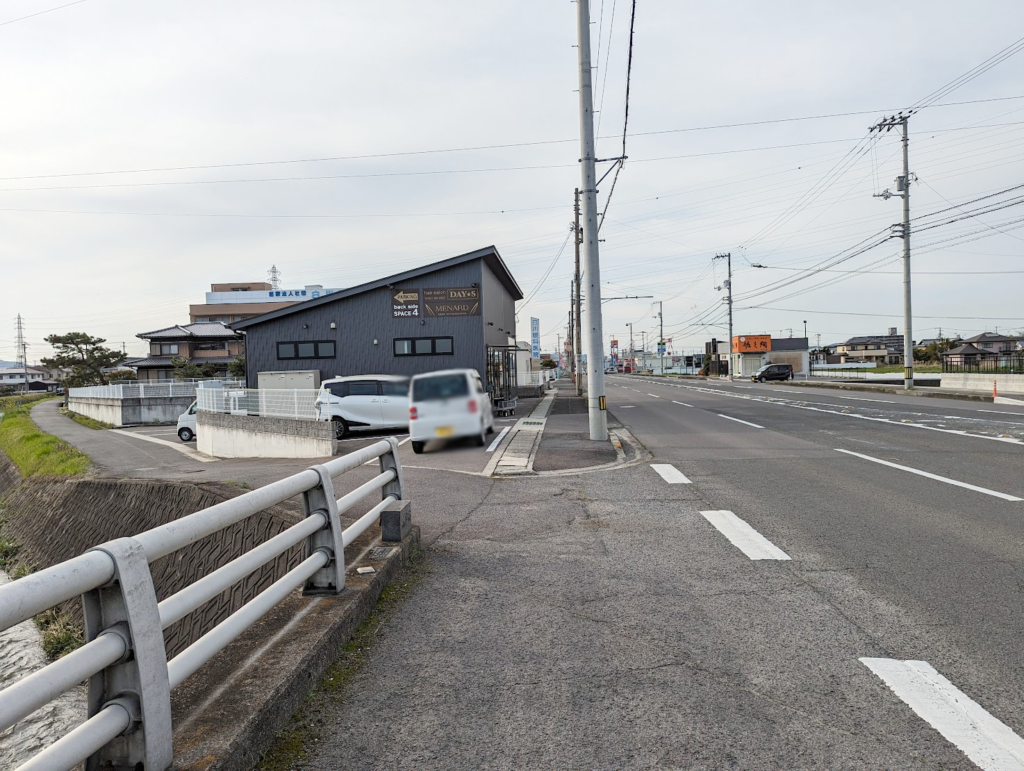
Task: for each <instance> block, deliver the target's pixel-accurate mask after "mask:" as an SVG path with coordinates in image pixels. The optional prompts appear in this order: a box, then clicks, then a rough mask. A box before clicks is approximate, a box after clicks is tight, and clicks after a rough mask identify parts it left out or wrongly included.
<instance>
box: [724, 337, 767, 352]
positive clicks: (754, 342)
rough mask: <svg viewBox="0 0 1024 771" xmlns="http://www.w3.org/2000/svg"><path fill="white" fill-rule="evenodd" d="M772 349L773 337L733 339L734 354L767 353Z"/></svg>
mask: <svg viewBox="0 0 1024 771" xmlns="http://www.w3.org/2000/svg"><path fill="white" fill-rule="evenodd" d="M771 349H772V336H771V335H746V336H741V337H734V338H733V339H732V350H733V353H767V352H768V351H770V350H771Z"/></svg>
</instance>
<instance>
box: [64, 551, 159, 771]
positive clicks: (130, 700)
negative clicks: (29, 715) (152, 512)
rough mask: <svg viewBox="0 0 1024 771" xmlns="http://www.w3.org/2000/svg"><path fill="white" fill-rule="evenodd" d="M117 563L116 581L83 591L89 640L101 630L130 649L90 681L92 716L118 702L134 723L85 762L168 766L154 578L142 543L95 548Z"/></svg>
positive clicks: (90, 765)
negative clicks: (113, 702)
mask: <svg viewBox="0 0 1024 771" xmlns="http://www.w3.org/2000/svg"><path fill="white" fill-rule="evenodd" d="M92 551H102V552H104V553H106V554H108V555H109V556H110V557H111V559H113V561H114V579H113V580H112V581H111V582H110V583H109V584H106V585H104V586H101V587H99V588H98V589H93V590H92V591H90V592H87V593H85V594H83V595H82V606H83V611H84V616H85V634H86V639H87V640H94V639H96V637H98V636H99V635H100V634H102V633H108V634H111V633H112V634H118V635H121V637H123V638H124V640H125V647H126V648H127V651H128V652H127V653H126V654H125V656H124V658H123V659H121V661H119V662H117V663H115V664H113V665H112V666H110V667H107V668H106V669H104V670H103V671H101V672H98V673H97V674H95V675H93V677H92V678H90V680H89V716H90V717H92V716H93V715H96V714H97V713H98V712H100V710H102V709H103V708H104V707H105V706H106V705H107V704H108V703H110V702H112V701H115V700H117V701H118V703H119V704H122V705H124V706H126V708H127V709H128V711H129V713H130V714H131V716H132V723H131V725H130V726H129V728H128V730H127V731H126V732H125V733H124V734H123V735H121V736H119V737H117V738H116V739H114V740H113V741H111V742H109V743H108V744H107V745H106V746H105V747H103V748H102V749H101V750H99V752H97V753H96V754H94V755H92V756H91V757H90V758H89V759H88V761H87V762H86V769H88V771H92V770H93V769H97V768H100V767H105V766H112V767H113V768H115V769H126V770H127V769H135V768H137V767H138V765H139V764H142V765H143V766H144V767H145V768H147V769H164V768H167V767H169V766H170V765H171V763H172V762H173V761H174V750H173V744H172V733H171V731H172V727H171V689H170V684H169V682H168V679H167V651H166V649H165V648H164V635H163V630H162V629H161V627H160V612H159V610H158V609H157V602H156V592H155V590H154V589H153V577H152V575H151V574H150V571H149V561H148V560H147V559H146V554H145V552H144V551H143V549H142V546H141V544H139V542H138V541H136V540H135V539H134V538H118V539H117V540H114V541H108V542H107V543H105V544H102V545H101V546H97V547H96V548H95V549H93V550H92Z"/></svg>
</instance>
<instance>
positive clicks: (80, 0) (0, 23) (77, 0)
mask: <svg viewBox="0 0 1024 771" xmlns="http://www.w3.org/2000/svg"><path fill="white" fill-rule="evenodd" d="M84 2H85V0H75V2H73V3H65V4H64V5H58V6H57V7H56V8H47V9H46V10H45V11H37V12H36V13H30V14H29V15H28V16H21V17H19V18H17V19H11V20H10V21H0V27H6V26H7V25H8V24H14V22H16V21H25V19H32V18H34V17H36V16H42V15H43V14H44V13H53V12H54V11H59V10H60V9H61V8H70V7H71V6H72V5H78V4H79V3H84Z"/></svg>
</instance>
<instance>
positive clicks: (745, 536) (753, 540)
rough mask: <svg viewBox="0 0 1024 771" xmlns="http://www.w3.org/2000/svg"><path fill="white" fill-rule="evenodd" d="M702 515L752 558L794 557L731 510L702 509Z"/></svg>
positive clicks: (776, 558) (777, 558)
mask: <svg viewBox="0 0 1024 771" xmlns="http://www.w3.org/2000/svg"><path fill="white" fill-rule="evenodd" d="M701 516H702V517H704V519H706V520H707V521H708V522H710V523H711V524H712V525H714V526H715V528H716V529H717V530H718V532H720V533H721V534H722V535H724V536H725V537H726V538H728V539H729V541H730V543H732V545H733V546H735V547H736V548H737V549H739V550H740V551H741V552H743V553H744V554H746V555H747V556H748V557H750V559H752V560H788V559H792V558H791V557H790V556H789V555H788V554H786V552H784V551H782V549H780V548H779V547H778V546H776V545H775V544H773V543H772V542H771V541H769V540H768V539H767V538H765V537H764V536H763V535H761V534H760V533H759V532H757V531H756V530H755V529H754V528H752V527H751V526H750V525H748V524H747V523H746V522H744V521H743V520H742V519H740V518H739V517H737V516H736V515H735V514H733V513H732V512H731V511H702V512H701Z"/></svg>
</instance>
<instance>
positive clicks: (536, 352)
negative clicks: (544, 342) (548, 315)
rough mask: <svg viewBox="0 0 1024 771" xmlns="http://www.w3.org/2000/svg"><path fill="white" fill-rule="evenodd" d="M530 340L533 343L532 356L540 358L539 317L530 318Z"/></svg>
mask: <svg viewBox="0 0 1024 771" xmlns="http://www.w3.org/2000/svg"><path fill="white" fill-rule="evenodd" d="M530 342H531V343H533V358H535V359H539V358H540V319H535V318H532V317H531V318H530Z"/></svg>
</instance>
